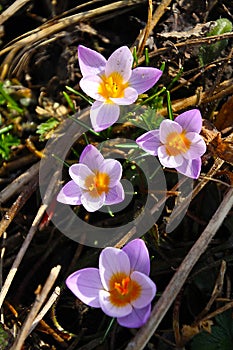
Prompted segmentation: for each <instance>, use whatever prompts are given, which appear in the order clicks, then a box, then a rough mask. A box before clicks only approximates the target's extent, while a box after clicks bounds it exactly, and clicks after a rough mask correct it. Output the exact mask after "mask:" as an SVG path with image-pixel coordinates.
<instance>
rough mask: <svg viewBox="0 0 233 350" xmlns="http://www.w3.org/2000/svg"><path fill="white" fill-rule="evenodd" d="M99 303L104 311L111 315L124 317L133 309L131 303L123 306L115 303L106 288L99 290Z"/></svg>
mask: <svg viewBox="0 0 233 350" xmlns="http://www.w3.org/2000/svg"><path fill="white" fill-rule="evenodd" d="M99 303H100V307H101V309H102V310H103V312H104V313H105V314H106V315H108V316H110V317H124V316H127V315H129V314H130V313H131V312H132V310H133V308H132V306H131V304H130V303H128V304H126V305H124V306H121V307H119V306H116V305H114V304H113V303H112V302H111V298H110V293H109V292H108V291H106V290H100V291H99Z"/></svg>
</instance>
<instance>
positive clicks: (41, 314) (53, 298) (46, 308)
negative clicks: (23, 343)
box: [28, 287, 61, 335]
mask: <svg viewBox="0 0 233 350" xmlns="http://www.w3.org/2000/svg"><path fill="white" fill-rule="evenodd" d="M60 291H61V290H60V287H56V288H55V290H54V292H53V294H52V295H51V297H50V298H49V300H48V301H47V303H46V304H45V306H44V307H43V309H42V310H41V311H40V312H39V314H38V315H37V316H36V318H35V319H34V320H33V322H32V324H31V327H30V330H29V332H28V335H29V334H30V333H31V332H32V331H33V329H34V328H35V327H36V326H37V325H38V323H39V322H40V321H41V320H42V318H43V317H44V315H46V313H47V312H48V311H49V309H50V308H51V306H52V305H53V304H54V303H55V301H56V300H57V298H58V297H59V295H60Z"/></svg>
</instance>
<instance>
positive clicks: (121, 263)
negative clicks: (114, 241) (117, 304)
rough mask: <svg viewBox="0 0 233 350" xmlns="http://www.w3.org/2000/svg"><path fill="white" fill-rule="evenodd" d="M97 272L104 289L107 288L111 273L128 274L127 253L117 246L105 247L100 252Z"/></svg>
mask: <svg viewBox="0 0 233 350" xmlns="http://www.w3.org/2000/svg"><path fill="white" fill-rule="evenodd" d="M99 272H100V278H101V282H102V284H103V286H104V289H106V290H109V288H110V280H111V278H112V276H113V275H115V274H118V273H124V274H125V275H126V276H129V274H130V261H129V258H128V255H127V254H126V253H125V252H123V251H122V250H120V249H118V248H113V247H107V248H105V249H104V250H102V252H101V253H100V257H99Z"/></svg>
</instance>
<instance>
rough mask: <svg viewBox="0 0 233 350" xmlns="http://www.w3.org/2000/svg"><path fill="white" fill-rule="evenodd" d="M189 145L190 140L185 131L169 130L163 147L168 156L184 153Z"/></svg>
mask: <svg viewBox="0 0 233 350" xmlns="http://www.w3.org/2000/svg"><path fill="white" fill-rule="evenodd" d="M190 146H191V141H190V140H189V139H188V138H187V137H186V133H185V132H184V131H182V133H180V134H179V133H177V132H171V133H170V134H168V136H167V139H166V143H165V147H166V151H167V154H168V155H169V156H177V155H178V154H182V153H186V152H187V151H188V150H189V148H190Z"/></svg>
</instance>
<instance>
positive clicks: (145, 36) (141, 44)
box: [137, 0, 153, 57]
mask: <svg viewBox="0 0 233 350" xmlns="http://www.w3.org/2000/svg"><path fill="white" fill-rule="evenodd" d="M148 2H149V3H148V18H147V24H146V27H145V28H144V30H143V33H142V38H141V42H140V41H139V45H138V52H137V54H138V57H140V56H141V55H142V53H143V50H144V47H145V45H146V41H147V39H148V37H149V35H150V32H151V21H152V11H153V7H152V0H148Z"/></svg>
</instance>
